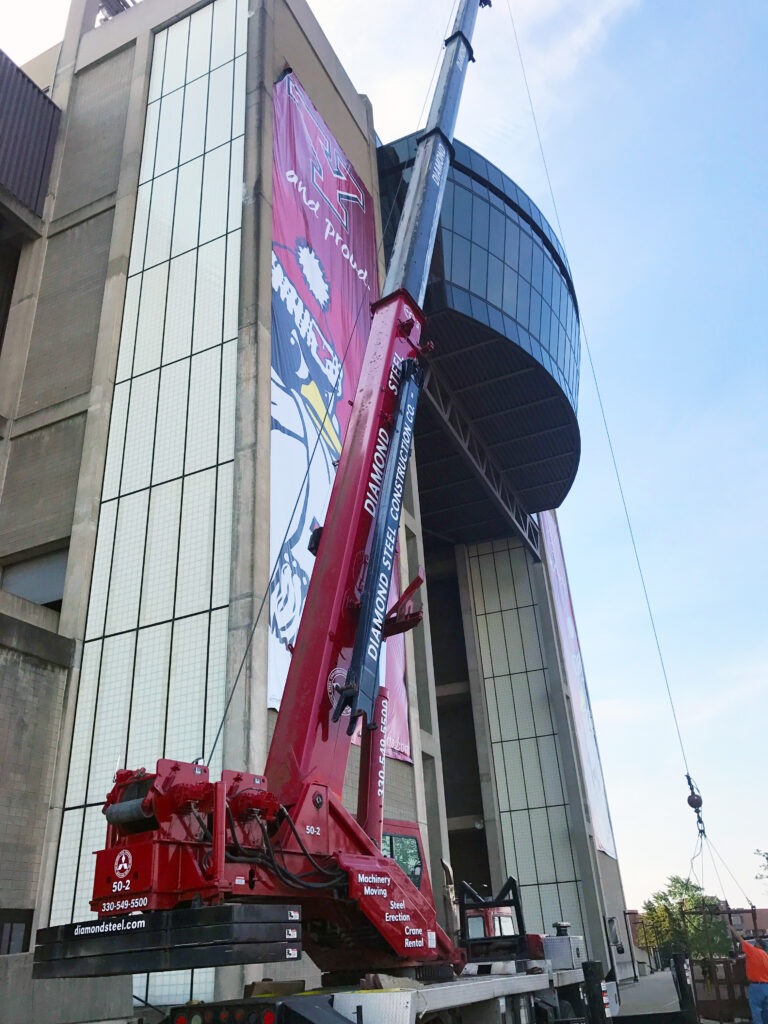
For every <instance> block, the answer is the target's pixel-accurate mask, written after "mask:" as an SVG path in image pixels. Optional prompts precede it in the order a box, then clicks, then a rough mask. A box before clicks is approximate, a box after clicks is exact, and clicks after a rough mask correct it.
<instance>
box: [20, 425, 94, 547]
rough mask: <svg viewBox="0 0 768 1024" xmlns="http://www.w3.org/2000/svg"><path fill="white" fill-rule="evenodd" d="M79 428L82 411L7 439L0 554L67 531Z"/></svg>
mask: <svg viewBox="0 0 768 1024" xmlns="http://www.w3.org/2000/svg"><path fill="white" fill-rule="evenodd" d="M84 430H85V416H84V415H79V416H73V417H71V418H70V419H68V420H63V421H61V422H59V423H54V424H52V425H51V426H49V427H44V428H43V429H42V430H35V431H33V432H32V433H29V434H24V435H23V436H22V437H18V438H16V439H15V440H14V441H12V442H11V455H10V460H9V463H8V472H7V474H6V478H5V488H4V490H3V500H2V504H0V558H3V557H7V556H8V555H12V554H14V553H15V552H19V551H27V550H29V549H30V548H38V547H40V546H42V545H43V544H50V543H52V542H54V541H59V540H63V539H65V538H67V537H68V536H69V534H70V530H71V529H72V515H73V512H74V507H75V491H76V488H77V475H78V472H79V470H80V455H81V452H82V447H83V432H84ZM43 481H44V482H45V486H42V483H43Z"/></svg>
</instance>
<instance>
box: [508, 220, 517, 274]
mask: <svg viewBox="0 0 768 1024" xmlns="http://www.w3.org/2000/svg"><path fill="white" fill-rule="evenodd" d="M519 255H520V228H519V227H518V226H517V224H515V222H514V221H513V220H511V219H509V218H508V219H507V239H506V244H505V246H504V262H505V263H506V264H507V266H509V267H514V268H515V270H517V267H518V257H519Z"/></svg>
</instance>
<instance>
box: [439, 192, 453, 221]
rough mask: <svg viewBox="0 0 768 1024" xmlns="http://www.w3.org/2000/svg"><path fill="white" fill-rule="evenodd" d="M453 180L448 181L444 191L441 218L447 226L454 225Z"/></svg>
mask: <svg viewBox="0 0 768 1024" xmlns="http://www.w3.org/2000/svg"><path fill="white" fill-rule="evenodd" d="M453 193H454V188H453V182H452V181H447V182H446V184H445V192H444V193H443V205H442V207H441V208H440V220H441V222H442V223H443V224H445V225H446V227H452V226H453Z"/></svg>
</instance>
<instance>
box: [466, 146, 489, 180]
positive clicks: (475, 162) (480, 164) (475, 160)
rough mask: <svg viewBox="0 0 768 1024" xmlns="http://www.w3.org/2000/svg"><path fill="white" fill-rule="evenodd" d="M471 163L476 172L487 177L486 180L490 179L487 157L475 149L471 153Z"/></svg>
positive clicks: (482, 176)
mask: <svg viewBox="0 0 768 1024" xmlns="http://www.w3.org/2000/svg"><path fill="white" fill-rule="evenodd" d="M469 163H470V167H471V168H472V170H473V171H474V172H475V173H476V174H479V175H480V177H481V178H485V180H486V181H487V180H488V164H487V162H486V160H485V157H482V156H480V154H479V153H476V152H475V150H474V149H473V150H472V151H471V152H470V154H469Z"/></svg>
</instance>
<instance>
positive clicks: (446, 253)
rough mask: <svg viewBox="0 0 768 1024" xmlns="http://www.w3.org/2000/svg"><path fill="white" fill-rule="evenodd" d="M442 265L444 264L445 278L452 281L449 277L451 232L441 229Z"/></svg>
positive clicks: (451, 247) (450, 276)
mask: <svg viewBox="0 0 768 1024" xmlns="http://www.w3.org/2000/svg"><path fill="white" fill-rule="evenodd" d="M442 236H443V263H444V264H445V276H446V277H447V278H448V279H449V280H452V275H451V253H452V252H453V232H451V231H446V230H445V228H443V231H442Z"/></svg>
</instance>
